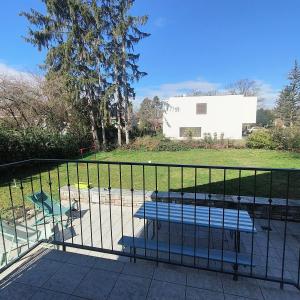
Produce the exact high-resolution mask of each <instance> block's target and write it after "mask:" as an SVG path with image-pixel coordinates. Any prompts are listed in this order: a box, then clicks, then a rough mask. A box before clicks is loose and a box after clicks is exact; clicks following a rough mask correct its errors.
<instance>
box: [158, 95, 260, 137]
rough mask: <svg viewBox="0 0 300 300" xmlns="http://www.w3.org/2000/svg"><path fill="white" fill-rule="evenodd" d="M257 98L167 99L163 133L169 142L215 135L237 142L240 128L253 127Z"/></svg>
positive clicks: (187, 97) (228, 96) (237, 96)
mask: <svg viewBox="0 0 300 300" xmlns="http://www.w3.org/2000/svg"><path fill="white" fill-rule="evenodd" d="M256 109H257V97H245V96H243V95H224V96H182V97H171V98H170V99H169V100H167V102H166V106H165V112H164V115H163V133H164V135H165V136H166V137H169V138H172V139H186V138H187V137H192V138H198V139H199V138H203V137H204V135H205V134H211V135H212V136H214V135H215V134H217V137H218V138H219V137H220V136H221V135H222V136H223V137H224V138H228V139H241V138H242V130H243V129H242V128H243V125H244V124H251V123H252V124H253V123H256Z"/></svg>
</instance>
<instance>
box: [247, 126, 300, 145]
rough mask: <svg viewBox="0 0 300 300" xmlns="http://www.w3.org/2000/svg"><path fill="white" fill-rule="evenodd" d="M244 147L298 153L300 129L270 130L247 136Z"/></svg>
mask: <svg viewBox="0 0 300 300" xmlns="http://www.w3.org/2000/svg"><path fill="white" fill-rule="evenodd" d="M246 146H247V147H249V148H257V149H276V150H289V151H299V149H300V128H297V127H295V128H272V129H265V130H259V131H255V132H253V133H252V134H250V135H249V137H248V139H247V142H246Z"/></svg>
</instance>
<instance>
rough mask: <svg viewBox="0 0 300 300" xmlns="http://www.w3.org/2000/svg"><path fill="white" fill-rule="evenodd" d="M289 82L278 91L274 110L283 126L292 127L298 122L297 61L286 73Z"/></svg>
mask: <svg viewBox="0 0 300 300" xmlns="http://www.w3.org/2000/svg"><path fill="white" fill-rule="evenodd" d="M288 79H289V83H288V85H286V86H285V87H284V88H283V90H282V91H281V92H280V95H279V97H278V99H277V102H276V108H275V112H276V115H277V117H278V118H280V119H281V120H282V122H283V123H284V125H285V126H288V127H293V126H294V125H296V123H297V122H299V110H300V107H299V104H300V69H299V66H298V63H297V61H295V64H294V67H293V68H292V70H291V71H290V72H289V75H288Z"/></svg>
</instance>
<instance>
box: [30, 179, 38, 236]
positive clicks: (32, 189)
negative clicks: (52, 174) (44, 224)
mask: <svg viewBox="0 0 300 300" xmlns="http://www.w3.org/2000/svg"><path fill="white" fill-rule="evenodd" d="M30 186H31V194H32V196H33V195H34V188H33V179H32V175H30ZM33 210H34V221H35V222H34V225H35V230H36V239H37V241H38V240H39V233H38V225H37V218H36V215H37V213H36V207H35V205H34V204H33Z"/></svg>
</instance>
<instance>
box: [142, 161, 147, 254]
mask: <svg viewBox="0 0 300 300" xmlns="http://www.w3.org/2000/svg"><path fill="white" fill-rule="evenodd" d="M142 179H143V206H144V246H145V249H144V255H145V257H146V256H147V238H148V222H147V226H146V205H145V204H146V203H145V202H146V195H145V193H146V192H145V165H143V166H142Z"/></svg>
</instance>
